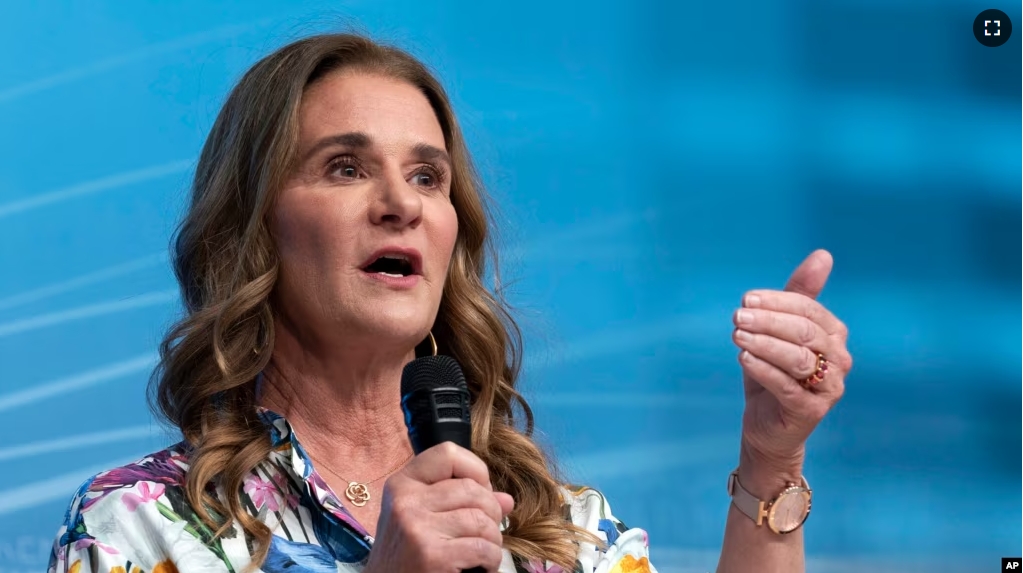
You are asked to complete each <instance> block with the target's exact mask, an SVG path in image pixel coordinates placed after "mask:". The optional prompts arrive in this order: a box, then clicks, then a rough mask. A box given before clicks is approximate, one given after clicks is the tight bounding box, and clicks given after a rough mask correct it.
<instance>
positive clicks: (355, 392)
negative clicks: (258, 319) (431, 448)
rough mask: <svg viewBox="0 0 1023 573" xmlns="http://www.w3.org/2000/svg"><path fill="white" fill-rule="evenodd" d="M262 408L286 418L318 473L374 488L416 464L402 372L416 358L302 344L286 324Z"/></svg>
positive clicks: (350, 347)
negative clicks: (404, 465)
mask: <svg viewBox="0 0 1023 573" xmlns="http://www.w3.org/2000/svg"><path fill="white" fill-rule="evenodd" d="M276 333H277V334H276V336H275V341H274V348H273V355H272V357H271V359H270V363H269V364H268V366H267V368H266V369H265V370H264V377H263V384H262V387H261V389H260V397H259V403H260V404H261V405H262V406H264V407H267V408H269V409H271V410H273V411H275V412H277V413H279V414H281V415H283V416H284V417H285V418H287V420H288V422H289V423H290V424H291V426H292V427H293V428H294V429H295V433H296V434H297V435H298V436H299V439H300V440H301V442H302V446H303V448H305V450H306V452H307V453H308V454H309V456H310V457H311V458H312V459H313V463H314V464H316V465H318V466H326V469H327V472H323V471H322V469H323V468H321V473H324V474H329V473H333V474H335V475H337V476H343V477H344V479H345V480H348V481H360V482H362V481H370V480H374V479H375V478H377V477H379V475H380V474H383V473H385V472H387V471H388V470H390V469H392V468H394V467H395V466H397V465H399V464H400V463H401V461H402V460H404V459H406V458H407V457H409V455H410V454H411V453H412V447H411V445H410V444H409V440H408V434H407V429H406V427H405V419H404V415H403V413H402V411H401V396H400V394H401V372H402V368H404V366H405V364H407V363H408V362H409V361H411V360H412V358H413V357H414V354H413V352H412V350H405V351H402V350H391V351H388V350H387V349H386V348H385V346H386V345H377V346H376V348H373V347H372V345H365V344H345V343H343V342H341V341H335V343H334V344H331V345H330V348H323V347H324V346H326V345H323V344H317V343H315V342H313V341H306V340H302V339H300V337H299V336H298V335H297V333H296V332H295V331H294V330H293V329H290V328H288V327H287V325H284V324H280V323H279V326H278V327H277V328H276Z"/></svg>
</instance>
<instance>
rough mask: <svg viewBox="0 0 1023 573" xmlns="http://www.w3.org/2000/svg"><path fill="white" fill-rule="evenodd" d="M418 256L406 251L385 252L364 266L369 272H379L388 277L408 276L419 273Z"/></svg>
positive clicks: (364, 269)
mask: <svg viewBox="0 0 1023 573" xmlns="http://www.w3.org/2000/svg"><path fill="white" fill-rule="evenodd" d="M418 267H419V260H418V258H417V257H415V256H412V255H408V254H405V253H384V254H381V255H379V256H377V257H376V258H374V259H373V260H372V261H371V262H370V263H369V264H368V265H366V266H364V267H363V268H362V270H363V271H365V272H367V273H378V274H381V275H384V276H387V277H407V276H411V275H417V274H419V268H418Z"/></svg>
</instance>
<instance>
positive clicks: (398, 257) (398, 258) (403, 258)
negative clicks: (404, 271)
mask: <svg viewBox="0 0 1023 573" xmlns="http://www.w3.org/2000/svg"><path fill="white" fill-rule="evenodd" d="M380 258H381V259H394V260H396V261H407V260H409V259H408V256H407V255H384V256H382V257H380Z"/></svg>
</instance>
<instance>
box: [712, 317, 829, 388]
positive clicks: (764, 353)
mask: <svg viewBox="0 0 1023 573" xmlns="http://www.w3.org/2000/svg"><path fill="white" fill-rule="evenodd" d="M732 338H733V339H734V340H735V344H736V345H737V346H738V347H739V348H742V349H743V350H747V351H749V352H751V353H752V355H753V356H754V357H755V358H757V359H758V360H761V361H763V362H767V363H768V364H770V365H771V366H773V367H775V368H776V369H778V370H780V371H782V372H783V373H784V374H785V376H786V377H789V378H794V379H796V380H805V379H806V378H809V377H810V376H812V375H813V374H814V373H815V372H817V355H816V354H814V353H813V352H812V351H811V350H810V349H808V348H806V347H805V346H799V345H797V344H792V343H791V342H788V341H785V340H781V339H780V338H775V337H773V336H771V335H768V334H754V333H752V332H747V331H745V330H739V329H736V330H735V332H734V333H733V334H732Z"/></svg>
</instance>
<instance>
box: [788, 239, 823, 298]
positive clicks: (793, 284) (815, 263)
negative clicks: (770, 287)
mask: <svg viewBox="0 0 1023 573" xmlns="http://www.w3.org/2000/svg"><path fill="white" fill-rule="evenodd" d="M833 264H834V259H832V258H831V253H829V252H827V251H825V250H824V249H817V250H816V251H814V252H812V253H810V256H808V257H806V259H804V260H803V262H802V263H800V264H799V266H798V267H796V270H795V271H793V272H792V276H791V277H789V282H788V283H786V284H785V290H786V291H788V292H798V293H799V294H802V295H806V296H808V297H810V298H817V295H819V294H820V293H821V291H822V290H824V283H826V282H828V275H830V274H831V267H832V265H833Z"/></svg>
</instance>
